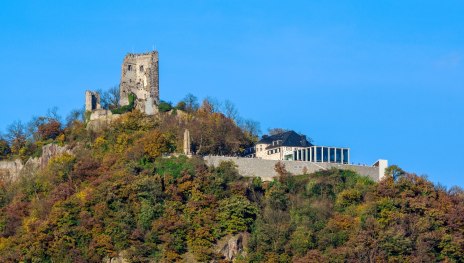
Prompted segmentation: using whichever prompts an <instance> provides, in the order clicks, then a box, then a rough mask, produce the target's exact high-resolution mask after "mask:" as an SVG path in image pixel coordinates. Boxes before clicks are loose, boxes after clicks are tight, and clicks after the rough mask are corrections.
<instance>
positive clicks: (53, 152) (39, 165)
mask: <svg viewBox="0 0 464 263" xmlns="http://www.w3.org/2000/svg"><path fill="white" fill-rule="evenodd" d="M63 153H69V154H71V150H69V149H68V147H66V146H59V145H57V144H53V143H52V144H47V145H44V146H43V147H42V156H41V157H38V158H29V160H27V162H26V164H24V165H23V164H22V162H21V160H19V159H17V160H14V161H0V178H1V179H3V180H5V181H15V180H17V179H18V178H19V177H20V176H22V175H27V174H30V173H33V172H34V173H35V172H36V171H37V170H39V169H43V168H44V167H45V166H47V164H48V162H49V161H50V159H51V158H53V157H55V156H57V155H60V154H63Z"/></svg>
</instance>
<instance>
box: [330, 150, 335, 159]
mask: <svg viewBox="0 0 464 263" xmlns="http://www.w3.org/2000/svg"><path fill="white" fill-rule="evenodd" d="M329 155H330V159H329V162H331V163H334V162H335V149H334V148H329Z"/></svg>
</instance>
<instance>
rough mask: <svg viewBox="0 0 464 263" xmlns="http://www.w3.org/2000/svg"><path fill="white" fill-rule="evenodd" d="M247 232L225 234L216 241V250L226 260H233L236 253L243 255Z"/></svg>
mask: <svg viewBox="0 0 464 263" xmlns="http://www.w3.org/2000/svg"><path fill="white" fill-rule="evenodd" d="M249 235H250V234H249V233H246V232H244V233H238V234H236V235H235V236H230V235H229V236H226V237H224V238H223V239H221V241H219V242H218V244H217V245H218V252H219V253H220V254H222V255H223V256H224V258H225V259H227V260H234V259H235V258H236V257H237V256H238V255H240V254H241V255H245V252H244V249H243V248H244V247H246V246H247V243H248V239H249Z"/></svg>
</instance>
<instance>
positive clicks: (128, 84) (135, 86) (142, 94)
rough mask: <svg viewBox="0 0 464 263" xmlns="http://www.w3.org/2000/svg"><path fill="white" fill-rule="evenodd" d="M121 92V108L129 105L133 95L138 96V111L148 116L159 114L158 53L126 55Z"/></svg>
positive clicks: (136, 103) (136, 102)
mask: <svg viewBox="0 0 464 263" xmlns="http://www.w3.org/2000/svg"><path fill="white" fill-rule="evenodd" d="M119 92H120V96H121V97H120V100H119V104H120V105H121V106H124V105H129V94H130V93H133V94H135V95H136V96H137V100H136V101H135V107H136V108H137V109H139V110H140V111H142V112H145V113H146V114H148V115H153V114H155V113H157V112H158V105H159V68H158V51H153V52H149V53H145V54H128V55H126V57H125V58H124V62H123V64H122V71H121V83H120V90H119Z"/></svg>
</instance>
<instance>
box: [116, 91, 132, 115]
mask: <svg viewBox="0 0 464 263" xmlns="http://www.w3.org/2000/svg"><path fill="white" fill-rule="evenodd" d="M128 98H129V105H124V106H121V107H120V108H117V109H114V110H111V113H113V114H123V113H126V112H129V111H132V110H133V109H134V107H135V99H136V98H137V96H135V94H134V93H131V94H129V96H128Z"/></svg>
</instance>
